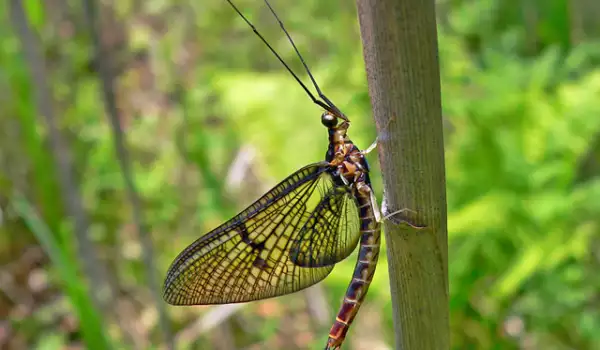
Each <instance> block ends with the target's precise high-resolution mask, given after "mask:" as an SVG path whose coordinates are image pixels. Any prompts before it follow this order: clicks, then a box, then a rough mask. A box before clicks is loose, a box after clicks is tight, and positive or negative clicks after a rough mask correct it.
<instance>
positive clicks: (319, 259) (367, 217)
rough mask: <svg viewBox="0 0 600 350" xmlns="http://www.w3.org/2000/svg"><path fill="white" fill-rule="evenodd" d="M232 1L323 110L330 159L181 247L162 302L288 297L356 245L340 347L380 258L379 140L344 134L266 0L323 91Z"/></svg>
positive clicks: (337, 333) (339, 326) (335, 331)
mask: <svg viewBox="0 0 600 350" xmlns="http://www.w3.org/2000/svg"><path fill="white" fill-rule="evenodd" d="M227 2H228V3H229V4H230V5H231V7H232V8H233V9H234V10H235V11H236V12H237V14H238V15H239V16H240V17H241V18H242V19H243V20H244V21H245V22H246V23H247V24H248V25H249V26H250V28H252V30H253V31H254V33H255V34H256V35H257V36H258V37H259V38H260V39H261V40H262V42H263V43H264V44H265V45H266V46H267V47H268V48H269V50H270V51H271V52H272V53H273V54H274V55H275V56H276V57H277V59H278V60H279V61H280V62H281V63H282V64H283V65H284V66H285V68H286V69H287V70H288V71H289V72H290V73H291V75H292V76H293V77H294V78H295V79H296V81H297V82H298V83H299V84H300V86H301V87H302V88H303V89H304V90H305V91H306V93H307V94H308V96H309V97H310V98H311V99H312V101H313V102H314V103H315V104H317V105H319V106H320V107H322V108H323V109H324V110H325V111H324V112H323V114H322V115H321V122H322V124H323V125H324V126H325V127H326V128H327V131H328V135H329V147H328V149H327V153H326V155H325V160H324V161H322V162H318V163H314V164H310V165H307V166H305V167H303V168H301V169H300V170H298V171H296V172H295V173H293V174H292V175H290V176H289V177H287V178H286V179H285V180H283V181H282V182H281V183H279V184H278V185H277V186H275V187H274V188H273V189H271V190H270V191H269V192H267V193H266V194H265V195H263V196H262V197H261V198H260V199H258V200H257V201H256V202H254V203H253V204H251V205H250V206H249V207H248V208H246V209H245V210H243V211H242V212H240V213H239V214H238V215H236V216H235V217H233V218H232V219H230V220H229V221H227V222H225V223H223V224H222V225H221V226H219V227H217V228H215V229H214V230H212V231H210V232H209V233H207V234H206V235H204V236H202V237H200V238H199V239H198V240H196V241H195V242H193V243H192V244H191V245H190V246H188V247H187V248H186V249H185V250H183V251H182V252H181V253H180V254H179V256H177V258H176V259H175V260H174V262H173V263H172V265H171V267H170V268H169V270H168V272H167V277H166V279H165V283H164V290H163V293H164V299H165V300H166V301H167V302H168V303H170V304H174V305H206V304H225V303H240V302H248V301H253V300H259V299H265V298H270V297H275V296H280V295H284V294H289V293H292V292H296V291H299V290H301V289H304V288H306V287H309V286H311V285H313V284H315V283H317V282H319V281H321V280H323V279H324V278H325V277H326V276H327V275H329V273H330V272H331V271H332V269H333V267H334V265H335V264H336V263H338V262H340V261H342V260H343V259H345V258H346V257H348V256H349V255H350V254H351V253H352V252H353V251H354V250H355V248H356V246H357V245H359V246H360V248H359V253H358V260H357V262H356V266H355V269H354V274H353V276H352V280H351V281H350V284H349V286H348V289H347V291H346V294H345V296H344V299H343V302H342V306H341V308H340V310H339V312H338V314H337V317H336V319H335V321H334V324H333V326H332V327H331V330H330V332H329V339H328V341H327V345H326V347H325V349H339V348H340V347H341V345H342V343H343V341H344V339H345V337H346V333H347V332H348V328H349V327H350V324H351V323H352V321H353V319H354V317H355V316H356V314H357V312H358V309H359V307H360V305H361V303H362V302H363V300H364V298H365V295H366V293H367V290H368V288H369V284H370V283H371V280H372V278H373V275H374V273H375V267H376V264H377V259H378V256H379V249H380V234H381V226H380V221H381V217H380V212H379V209H378V207H377V204H376V200H375V197H374V195H373V190H372V187H371V180H370V178H369V165H368V163H367V160H366V158H365V154H366V153H368V152H369V151H370V150H372V149H373V148H374V146H375V144H373V145H371V147H369V148H368V149H367V150H365V151H361V150H359V149H358V148H357V147H356V146H355V145H354V144H353V143H352V141H351V140H350V138H349V137H348V135H347V131H348V128H349V127H350V120H349V119H348V118H347V117H346V116H345V115H344V114H343V113H342V112H341V111H340V110H339V109H338V108H337V107H336V106H335V104H333V102H331V101H330V100H329V99H328V98H327V97H326V96H325V95H324V94H323V93H322V92H321V89H320V88H319V86H318V84H317V83H316V81H315V79H314V78H313V76H312V74H311V72H310V70H309V68H308V66H307V64H306V63H305V61H304V59H303V57H302V55H301V54H300V52H299V51H298V49H297V47H296V45H295V43H294V41H293V40H292V38H291V36H290V35H289V33H288V32H287V30H286V29H285V27H284V25H283V23H282V22H281V20H280V19H279V17H278V16H277V14H276V13H275V11H274V10H273V8H272V7H271V5H270V4H269V2H268V1H267V0H265V4H266V5H267V6H268V7H269V10H270V11H271V13H272V14H273V16H274V17H275V18H276V19H277V21H278V22H279V25H280V26H281V29H282V30H283V32H284V33H285V35H286V36H287V38H288V40H289V42H290V43H291V44H292V46H293V47H294V50H295V52H296V54H297V55H298V57H299V58H300V60H301V62H302V64H303V65H304V68H305V69H306V72H307V73H308V76H309V77H310V79H311V81H312V83H313V85H314V87H315V89H316V90H317V93H318V96H319V98H317V97H315V96H314V95H313V94H312V93H311V92H310V90H309V89H308V88H307V87H306V85H304V83H303V82H302V81H301V80H300V79H299V78H298V76H297V75H296V74H295V73H294V72H293V71H292V69H291V68H290V67H289V66H288V65H287V64H286V63H285V62H284V60H283V59H282V58H281V56H280V55H279V54H278V53H277V52H276V51H275V50H274V49H273V48H272V47H271V45H269V43H268V42H267V41H266V40H265V39H264V37H263V36H262V35H261V34H260V33H259V32H258V31H257V30H256V28H255V27H254V25H253V24H252V23H251V22H250V21H249V20H248V19H247V18H246V17H245V16H244V15H243V14H242V13H241V12H240V10H239V9H238V8H237V7H236V6H235V5H234V4H233V3H232V2H231V0H227Z"/></svg>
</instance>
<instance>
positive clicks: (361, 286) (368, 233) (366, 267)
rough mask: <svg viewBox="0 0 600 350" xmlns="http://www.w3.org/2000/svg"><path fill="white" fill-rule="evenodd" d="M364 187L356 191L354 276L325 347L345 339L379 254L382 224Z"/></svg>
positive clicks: (337, 345)
mask: <svg viewBox="0 0 600 350" xmlns="http://www.w3.org/2000/svg"><path fill="white" fill-rule="evenodd" d="M364 187H365V188H368V191H364V192H361V191H357V200H358V205H359V210H360V212H359V215H360V222H361V224H360V232H361V238H360V246H359V252H358V260H357V261H356V266H355V267H354V275H353V276H352V280H351V281H350V285H348V289H347V290H346V294H345V296H344V301H343V302H342V306H341V307H340V311H338V314H337V317H336V319H335V322H334V323H333V326H332V327H331V330H330V331H329V339H328V341H327V347H326V348H325V349H326V350H330V349H339V348H340V346H341V344H342V342H343V341H344V339H345V338H346V333H347V332H348V328H349V327H350V324H351V323H352V321H353V320H354V317H355V316H356V313H357V312H358V309H359V308H360V305H361V304H362V301H363V300H364V298H365V295H366V294H367V290H368V289H369V285H370V283H371V280H373V275H374V274H375V267H376V265H377V258H378V257H379V247H380V243H381V226H380V223H379V222H377V220H376V219H375V213H374V212H373V207H374V206H373V203H371V196H370V193H369V191H370V190H371V188H370V186H364Z"/></svg>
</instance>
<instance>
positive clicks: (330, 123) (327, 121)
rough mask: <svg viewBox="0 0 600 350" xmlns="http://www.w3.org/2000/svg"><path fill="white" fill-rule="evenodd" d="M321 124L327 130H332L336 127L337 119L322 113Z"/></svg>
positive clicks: (329, 114) (327, 113)
mask: <svg viewBox="0 0 600 350" xmlns="http://www.w3.org/2000/svg"><path fill="white" fill-rule="evenodd" d="M321 123H323V125H325V126H326V127H328V128H333V127H334V126H336V125H337V123H338V120H337V117H336V116H334V115H333V114H331V113H329V112H324V113H323V115H321Z"/></svg>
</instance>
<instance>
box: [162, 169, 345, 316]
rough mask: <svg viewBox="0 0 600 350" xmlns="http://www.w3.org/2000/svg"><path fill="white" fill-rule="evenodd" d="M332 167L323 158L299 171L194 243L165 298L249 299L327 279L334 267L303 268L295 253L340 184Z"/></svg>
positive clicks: (173, 272)
mask: <svg viewBox="0 0 600 350" xmlns="http://www.w3.org/2000/svg"><path fill="white" fill-rule="evenodd" d="M329 169H330V166H329V164H328V163H327V162H322V163H316V164H312V165H308V166H306V167H304V168H302V169H300V170H298V171H297V172H295V173H294V174H292V175H290V176H289V177H288V178H287V179H285V180H283V181H282V182H281V183H280V184H279V185H277V186H275V188H273V189H272V190H271V191H269V192H268V193H267V194H265V195H264V196H263V197H262V198H260V199H259V200H257V201H256V202H255V203H253V204H252V205H250V206H249V207H248V208H247V209H245V210H244V211H242V212H241V213H240V214H238V215H237V216H235V217H234V218H232V219H231V220H229V221H227V222H226V223H224V224H223V225H221V226H219V227H218V228H216V229H214V230H213V231H211V232H209V233H208V234H206V235H204V236H203V237H201V238H200V239H198V240H197V241H195V242H194V243H192V244H191V245H190V246H189V247H187V248H186V249H185V250H184V251H183V252H181V254H179V256H178V257H177V258H176V259H175V261H174V262H173V264H172V265H171V267H170V268H169V271H168V272H167V277H166V280H165V285H164V290H163V292H164V299H165V300H166V301H167V302H168V303H171V304H176V305H198V304H224V303H237V302H245V301H251V300H258V299H265V298H269V297H273V296H278V295H283V294H288V293H292V292H295V291H298V290H300V289H303V288H306V287H308V286H311V285H313V284H315V283H317V282H319V281H320V280H322V279H323V278H325V277H326V276H327V275H328V274H329V273H330V272H331V270H332V269H333V266H325V267H317V268H305V267H301V266H298V265H296V264H294V262H293V261H291V260H290V255H289V252H290V247H291V245H292V244H293V242H294V241H296V240H297V238H298V235H299V233H300V232H301V230H302V227H303V226H304V224H305V223H306V222H307V221H308V220H309V219H310V218H311V217H313V215H312V214H313V212H314V211H315V210H317V209H319V208H320V207H321V205H320V204H319V203H320V202H321V199H322V198H323V196H324V195H325V194H327V193H330V192H331V189H332V188H334V187H335V184H334V182H333V179H332V176H331V175H330V174H329V172H327V170H329Z"/></svg>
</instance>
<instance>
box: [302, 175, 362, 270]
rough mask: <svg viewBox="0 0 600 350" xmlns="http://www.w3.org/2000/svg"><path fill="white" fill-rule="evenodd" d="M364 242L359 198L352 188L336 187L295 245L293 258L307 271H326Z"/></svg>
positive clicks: (317, 209) (303, 229)
mask: <svg viewBox="0 0 600 350" xmlns="http://www.w3.org/2000/svg"><path fill="white" fill-rule="evenodd" d="M359 238H360V219H359V212H358V206H357V201H356V198H354V196H353V195H352V192H351V190H350V188H349V187H346V186H334V187H332V188H331V189H330V190H329V192H327V193H326V195H325V196H324V197H323V200H322V201H321V202H320V203H319V205H317V207H316V208H315V210H313V212H312V214H311V216H310V218H309V219H308V221H307V222H306V224H305V225H304V227H303V228H302V230H301V231H300V234H299V235H298V237H297V239H296V240H295V241H294V243H293V244H292V247H291V250H290V257H291V260H292V261H293V262H294V264H296V265H299V266H303V267H323V266H330V265H333V264H336V263H338V262H340V261H342V260H344V259H345V258H347V257H348V256H349V255H350V254H351V253H352V252H353V251H354V249H355V248H356V245H357V244H358V240H359Z"/></svg>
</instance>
